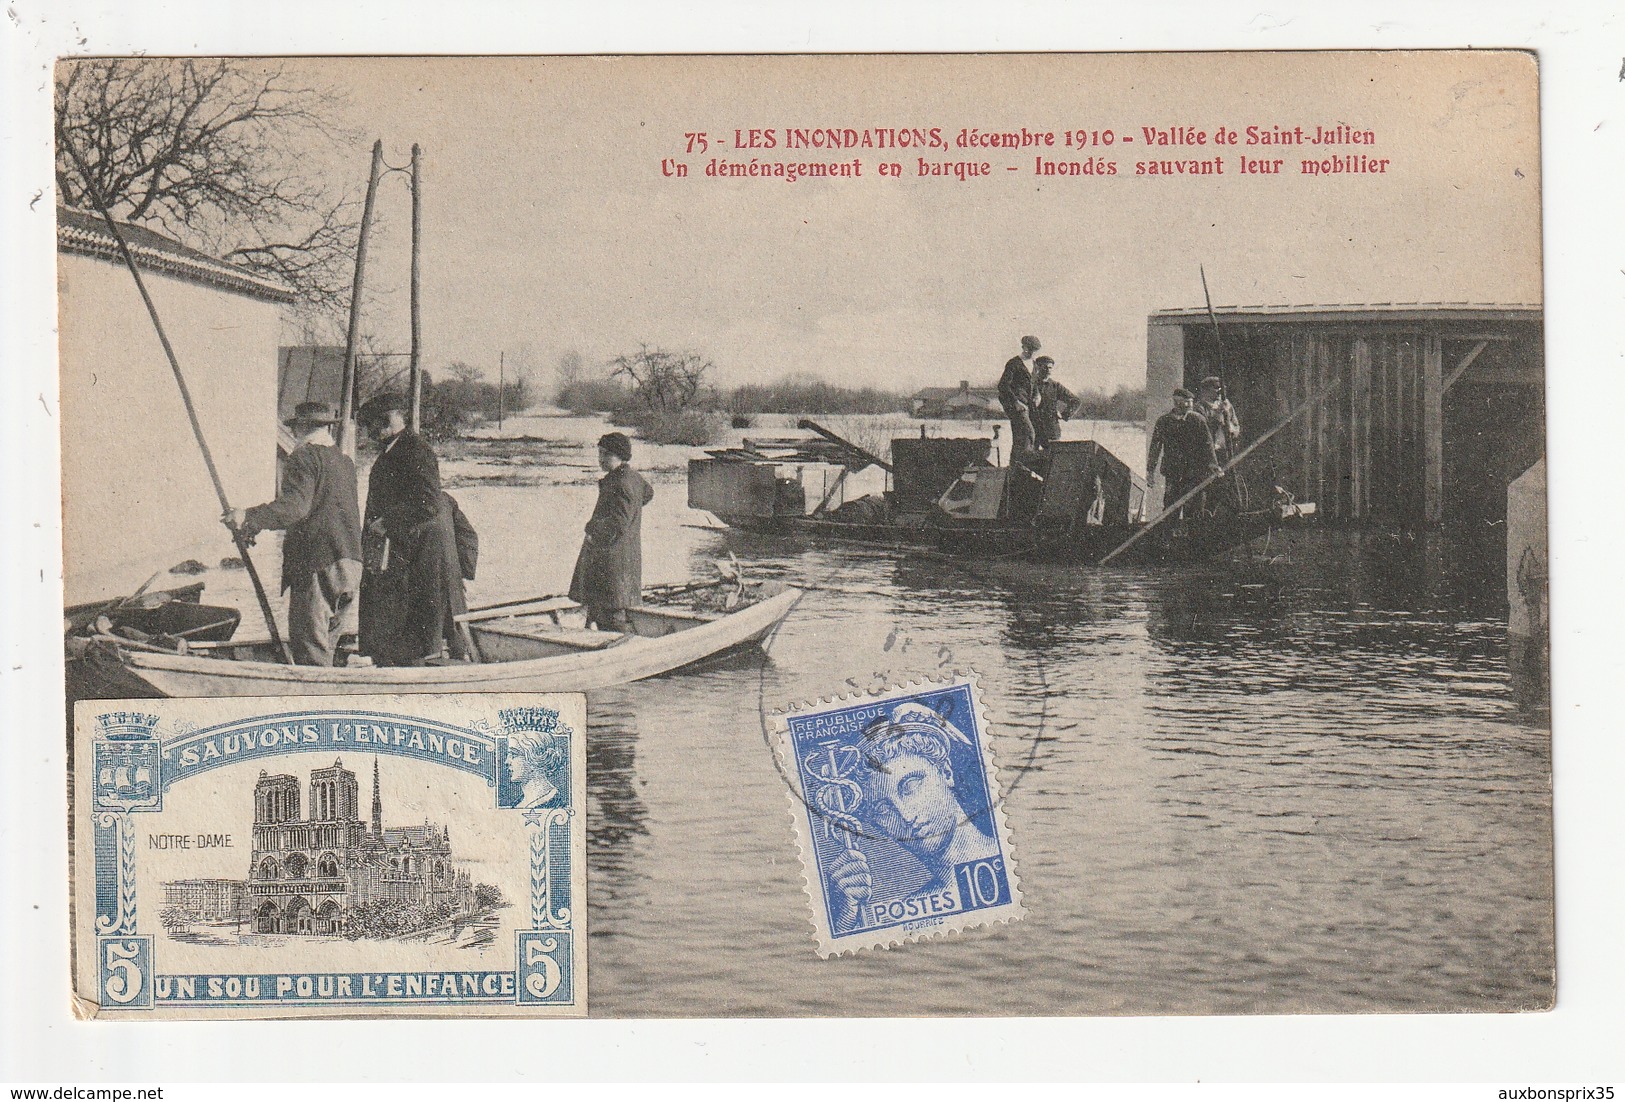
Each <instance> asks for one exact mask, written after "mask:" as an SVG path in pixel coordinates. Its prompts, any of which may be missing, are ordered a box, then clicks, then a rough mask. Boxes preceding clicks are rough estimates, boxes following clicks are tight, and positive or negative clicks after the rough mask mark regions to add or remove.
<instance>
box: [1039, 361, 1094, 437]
mask: <svg viewBox="0 0 1625 1102" xmlns="http://www.w3.org/2000/svg"><path fill="white" fill-rule="evenodd" d="M1054 372H1055V361H1054V360H1052V359H1050V358H1049V357H1048V356H1040V357H1038V359H1036V360H1034V361H1033V433H1034V438H1035V443H1036V444H1037V446H1038V447H1040V448H1047V447H1049V446H1050V445H1051V444H1053V443H1055V441H1057V440H1059V439H1060V438H1061V422H1062V421H1069V420H1071V419H1072V415H1073V414H1074V413H1076V412H1078V407H1079V406H1080V405H1082V404H1083V403H1082V402H1081V401H1080V400H1079V399H1078V396H1077V395H1076V394H1073V393H1072V392H1071V391H1070V390H1068V389H1067V388H1066V387H1065V386H1063V385H1061V383H1060V382H1059V381H1057V380H1056V379H1055V378H1054V377H1053V375H1054Z"/></svg>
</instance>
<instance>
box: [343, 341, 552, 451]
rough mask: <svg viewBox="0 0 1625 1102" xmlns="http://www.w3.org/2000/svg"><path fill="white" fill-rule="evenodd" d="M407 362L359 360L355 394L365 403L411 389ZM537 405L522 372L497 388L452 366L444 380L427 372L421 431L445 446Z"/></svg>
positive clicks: (462, 366)
mask: <svg viewBox="0 0 1625 1102" xmlns="http://www.w3.org/2000/svg"><path fill="white" fill-rule="evenodd" d="M407 378H408V377H407V369H406V367H405V366H404V358H403V357H400V356H394V355H390V354H387V353H376V352H371V351H369V352H366V353H363V354H362V355H361V356H359V357H357V360H356V390H357V393H358V394H359V395H360V397H361V400H362V401H365V400H366V399H367V398H368V397H370V396H372V395H374V394H380V393H383V392H384V391H386V390H394V391H399V392H402V393H404V392H405V391H406V389H407V386H408V382H407ZM534 399H535V391H534V388H532V386H531V385H530V381H529V379H527V378H526V376H525V375H524V374H523V373H522V372H519V371H515V372H514V374H513V376H512V377H510V378H507V379H505V380H504V381H503V383H502V385H501V386H500V387H499V386H498V385H497V384H496V383H493V382H491V381H490V380H489V379H487V378H485V375H484V373H483V372H482V371H481V370H480V369H479V368H477V367H474V366H472V365H470V364H467V363H464V362H463V361H461V360H453V361H452V362H451V363H450V364H448V365H447V367H446V370H445V372H444V374H443V375H438V374H436V373H435V372H433V371H430V370H428V369H427V368H425V369H424V372H423V408H422V430H423V433H424V435H426V436H428V437H429V438H431V439H434V440H447V439H450V438H452V437H455V436H459V435H461V434H462V433H464V432H466V431H468V430H469V429H471V428H473V427H474V426H476V425H478V424H480V423H482V422H485V421H495V420H496V419H497V415H498V413H503V414H506V415H507V416H510V417H511V416H512V415H513V414H515V413H518V412H521V411H523V410H525V409H528V408H529V407H530V405H531V403H532V402H533V401H534Z"/></svg>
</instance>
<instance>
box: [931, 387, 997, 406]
mask: <svg viewBox="0 0 1625 1102" xmlns="http://www.w3.org/2000/svg"><path fill="white" fill-rule="evenodd" d="M966 394H968V395H970V396H971V397H972V398H994V399H996V398H998V395H999V388H998V387H994V386H973V387H971V388H970V389H969V390H960V389H959V388H958V387H956V386H928V387H925V388H924V389H923V390H918V391H915V393H914V400H915V401H916V402H946V401H949V400H950V399H953V398H958V397H961V396H962V395H966Z"/></svg>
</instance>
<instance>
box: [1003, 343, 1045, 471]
mask: <svg viewBox="0 0 1625 1102" xmlns="http://www.w3.org/2000/svg"><path fill="white" fill-rule="evenodd" d="M1038 347H1039V345H1038V338H1037V337H1022V338H1021V355H1019V356H1012V357H1010V359H1009V361H1008V362H1007V363H1006V364H1005V365H1004V374H1003V375H1001V376H1000V377H999V405H1001V406H1003V407H1004V415H1005V416H1006V417H1008V418H1010V463H1011V465H1012V466H1014V465H1015V464H1017V463H1018V462H1020V461H1021V459H1022V458H1023V456H1024V455H1025V454H1026V453H1027V452H1030V451H1032V448H1033V441H1034V439H1035V438H1036V434H1035V433H1034V431H1033V371H1032V359H1033V356H1034V354H1036V353H1037V352H1038Z"/></svg>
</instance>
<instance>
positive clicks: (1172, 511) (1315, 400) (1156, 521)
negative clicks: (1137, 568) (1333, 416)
mask: <svg viewBox="0 0 1625 1102" xmlns="http://www.w3.org/2000/svg"><path fill="white" fill-rule="evenodd" d="M1337 386H1338V384H1337V383H1336V382H1334V383H1332V384H1331V385H1330V386H1327V387H1325V388H1324V389H1323V390H1321V391H1320V393H1318V394H1315V395H1312V396H1311V397H1308V398H1305V399H1304V400H1303V401H1302V402H1300V403H1299V404H1298V406H1297V408H1296V409H1294V410H1293V411H1292V412H1291V413H1289V414H1287V415H1286V416H1285V417H1283V418H1282V419H1281V420H1280V422H1279V423H1277V424H1276V425H1275V427H1274V428H1272V429H1270V430H1269V431H1268V432H1266V433H1265V434H1264V435H1262V436H1260V437H1259V438H1258V439H1257V440H1254V441H1253V442H1252V443H1251V444H1248V445H1247V446H1246V447H1245V448H1242V449H1241V451H1239V452H1237V453H1236V457H1235V458H1234V459H1232V460H1231V461H1230V462H1228V463H1226V464H1225V465H1224V466H1223V467H1222V468H1220V469H1219V470H1218V471H1215V472H1213V473H1212V474H1209V475H1208V476H1207V477H1206V478H1204V479H1202V481H1200V482H1198V483H1197V484H1196V486H1195V487H1194V488H1193V489H1190V490H1187V491H1186V492H1185V493H1184V494H1183V495H1182V496H1181V497H1180V499H1179V500H1178V501H1176V502H1174V503H1173V504H1172V505H1168V506H1164V507H1163V510H1162V512H1160V513H1158V514H1157V515H1156V516H1155V517H1153V518H1151V520H1150V521H1149V522H1148V523H1147V524H1146V526H1145V527H1144V528H1141V529H1140V530H1139V531H1137V532H1135V533H1134V534H1133V535H1132V536H1130V537H1129V538H1128V539H1126V540H1124V541H1123V542H1122V543H1120V544H1118V545H1117V546H1116V547H1115V548H1113V549H1112V550H1111V551H1110V552H1108V553H1107V554H1106V556H1105V557H1104V558H1102V559H1101V560H1100V562H1099V563H1098V564H1097V565H1100V566H1105V565H1107V564H1108V563H1110V562H1111V561H1112V560H1113V559H1115V558H1116V557H1117V556H1119V555H1121V554H1122V553H1123V552H1124V551H1127V550H1128V549H1129V548H1130V547H1133V546H1134V545H1135V544H1136V543H1139V542H1140V540H1141V539H1143V538H1144V537H1145V536H1147V535H1149V534H1150V532H1151V530H1152V529H1153V528H1156V527H1157V526H1159V525H1160V524H1162V522H1163V521H1165V520H1167V519H1168V518H1169V517H1171V516H1174V515H1176V514H1177V513H1178V512H1179V510H1180V509H1181V508H1183V507H1184V505H1185V503H1186V502H1187V501H1189V500H1190V499H1191V498H1193V497H1195V496H1196V495H1197V494H1199V493H1201V492H1202V491H1203V490H1205V489H1207V488H1208V487H1209V486H1210V485H1212V484H1213V482H1214V481H1215V480H1216V479H1218V478H1219V477H1220V476H1221V475H1224V474H1228V473H1229V472H1230V470H1231V469H1232V468H1233V467H1235V465H1236V464H1238V463H1240V462H1241V461H1242V460H1243V459H1246V458H1247V457H1248V456H1249V455H1251V454H1253V452H1254V451H1256V450H1257V449H1258V448H1260V447H1261V446H1263V444H1264V443H1265V442H1266V441H1268V440H1269V439H1270V438H1271V437H1272V436H1274V435H1275V434H1276V433H1278V432H1280V431H1281V430H1282V429H1284V428H1286V427H1287V426H1288V425H1290V424H1291V423H1292V422H1293V421H1294V420H1295V419H1296V418H1297V416H1298V414H1300V413H1302V412H1303V411H1304V410H1306V409H1309V408H1310V407H1312V406H1318V405H1319V404H1320V403H1321V402H1323V401H1325V400H1326V398H1327V397H1329V396H1330V395H1331V392H1332V391H1334V390H1336V389H1337Z"/></svg>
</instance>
